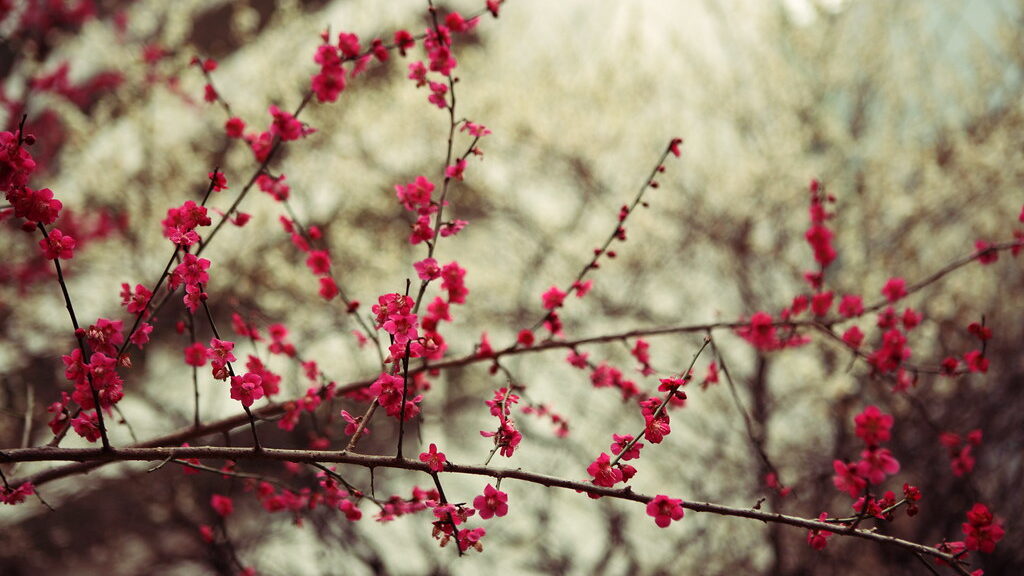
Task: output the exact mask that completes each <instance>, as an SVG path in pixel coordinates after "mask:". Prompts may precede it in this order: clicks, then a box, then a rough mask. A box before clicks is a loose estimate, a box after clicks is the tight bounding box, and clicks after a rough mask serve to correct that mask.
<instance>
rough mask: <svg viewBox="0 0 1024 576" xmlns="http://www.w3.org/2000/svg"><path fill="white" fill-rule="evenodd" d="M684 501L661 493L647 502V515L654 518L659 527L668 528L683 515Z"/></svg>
mask: <svg viewBox="0 0 1024 576" xmlns="http://www.w3.org/2000/svg"><path fill="white" fill-rule="evenodd" d="M683 514H684V512H683V501H682V500H679V499H677V498H669V497H668V496H665V495H664V494H659V495H657V496H655V497H654V498H653V499H651V501H650V502H648V503H647V515H648V516H652V517H653V518H654V523H655V524H657V525H658V527H659V528H666V527H668V525H669V524H671V523H672V521H673V520H680V519H682V517H683Z"/></svg>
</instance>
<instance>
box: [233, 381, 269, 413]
mask: <svg viewBox="0 0 1024 576" xmlns="http://www.w3.org/2000/svg"><path fill="white" fill-rule="evenodd" d="M231 397H232V398H234V399H235V400H238V401H239V402H241V403H242V406H245V407H246V408H248V407H249V406H252V404H253V402H255V401H256V400H259V399H260V398H263V379H262V378H260V376H259V375H258V374H253V373H247V374H244V375H242V376H232V377H231Z"/></svg>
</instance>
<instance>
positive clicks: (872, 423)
mask: <svg viewBox="0 0 1024 576" xmlns="http://www.w3.org/2000/svg"><path fill="white" fill-rule="evenodd" d="M853 421H854V423H856V425H857V429H856V434H857V437H858V438H860V439H861V440H863V441H864V443H865V444H867V445H868V446H877V445H879V444H881V443H882V442H886V441H888V440H889V437H890V434H889V431H890V430H891V429H892V416H890V415H889V414H884V413H882V411H881V410H879V409H878V407H877V406H868V407H867V408H865V409H864V411H863V412H861V413H860V414H858V415H856V416H854V418H853Z"/></svg>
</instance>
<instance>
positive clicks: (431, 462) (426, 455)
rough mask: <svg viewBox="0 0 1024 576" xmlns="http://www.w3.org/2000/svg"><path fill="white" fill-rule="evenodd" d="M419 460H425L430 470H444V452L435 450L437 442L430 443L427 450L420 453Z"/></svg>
mask: <svg viewBox="0 0 1024 576" xmlns="http://www.w3.org/2000/svg"><path fill="white" fill-rule="evenodd" d="M420 462H425V463H426V464H427V467H428V468H430V470H431V471H432V472H441V471H443V470H444V464H445V457H444V452H438V451H437V444H431V445H430V447H429V448H428V451H427V452H421V453H420Z"/></svg>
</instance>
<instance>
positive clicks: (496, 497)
mask: <svg viewBox="0 0 1024 576" xmlns="http://www.w3.org/2000/svg"><path fill="white" fill-rule="evenodd" d="M473 508H476V509H477V511H478V512H480V517H481V518H483V519H484V520H490V519H491V518H492V517H494V516H498V517H499V518H500V517H501V516H504V515H505V514H508V494H506V493H504V492H502V491H501V490H498V489H497V488H495V487H494V486H491V485H490V484H488V485H487V486H486V487H484V493H483V494H482V495H480V496H477V497H476V498H474V499H473Z"/></svg>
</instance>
